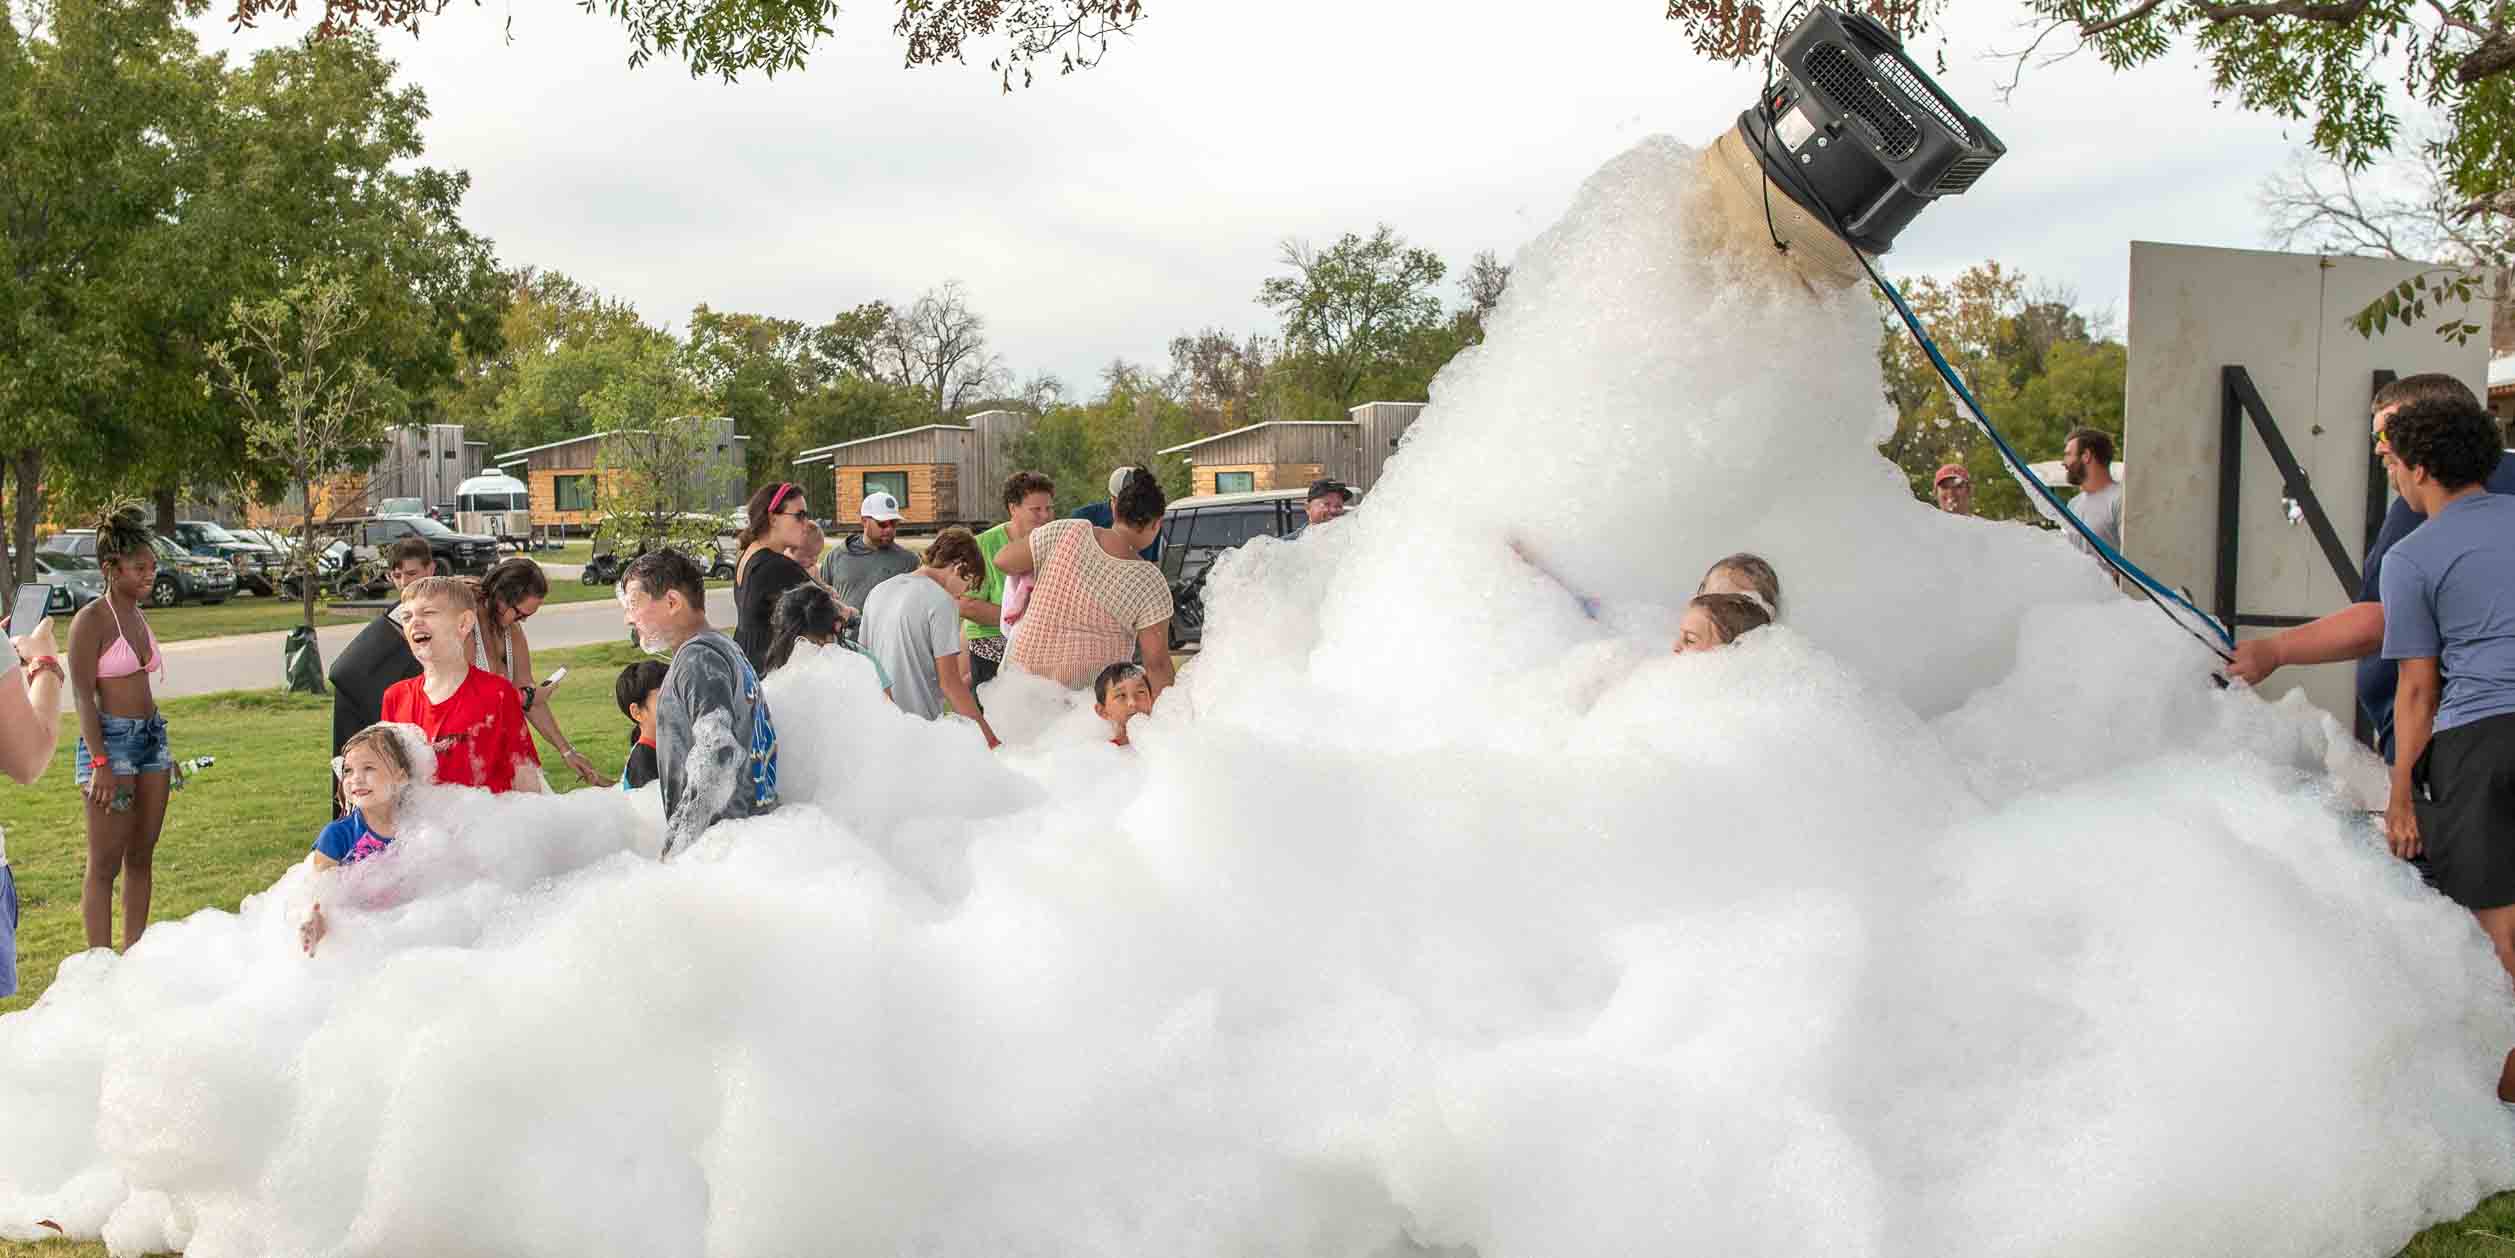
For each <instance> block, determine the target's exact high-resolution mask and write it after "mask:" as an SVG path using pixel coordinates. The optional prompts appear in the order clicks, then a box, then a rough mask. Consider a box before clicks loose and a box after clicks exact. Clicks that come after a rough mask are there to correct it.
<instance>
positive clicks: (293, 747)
mask: <svg viewBox="0 0 2515 1258" xmlns="http://www.w3.org/2000/svg"><path fill="white" fill-rule="evenodd" d="M561 588H562V587H557V586H554V587H552V591H551V593H552V596H553V597H554V598H557V597H559V595H560V592H561ZM565 588H566V589H569V590H574V589H579V588H582V587H579V586H576V585H574V584H573V583H571V584H570V585H568V586H566V587H565ZM599 592H600V593H602V594H605V595H608V593H609V591H607V590H606V591H599ZM210 610H218V609H210ZM157 623H159V624H163V623H164V621H163V620H159V621H157ZM159 632H160V633H161V634H162V633H164V632H165V631H164V630H163V629H160V630H159ZM639 658H642V657H641V656H640V655H639V654H638V653H637V652H636V651H634V650H632V649H630V648H629V647H628V646H627V645H626V644H625V643H612V644H607V645H603V646H589V647H576V648H573V649H568V650H556V651H549V652H546V653H539V654H536V656H535V659H534V662H535V664H536V665H537V666H538V665H541V664H542V662H543V661H544V660H545V659H546V660H547V661H548V662H549V664H550V665H553V666H555V665H559V664H565V665H567V666H568V668H569V669H570V670H571V673H570V676H569V679H568V681H567V683H566V684H564V685H562V686H560V687H559V691H558V696H557V699H556V703H557V705H558V713H559V724H560V728H562V729H565V730H566V731H567V732H568V738H569V740H570V741H572V742H574V743H575V744H576V745H577V746H578V747H579V748H580V749H582V750H583V751H584V752H585V753H586V754H587V755H588V756H591V757H593V759H594V763H595V765H596V766H597V767H599V768H601V769H602V770H603V771H604V772H605V773H611V774H617V773H618V772H619V769H620V765H621V762H622V761H623V760H624V759H625V758H626V751H627V748H626V746H625V745H624V743H625V735H626V730H627V726H626V724H625V723H624V722H623V721H622V720H621V717H620V712H619V709H618V708H616V707H614V706H613V704H612V698H611V679H612V677H613V676H614V675H615V674H617V673H618V672H619V669H620V666H621V665H623V664H627V663H629V662H631V661H632V660H635V659H639ZM164 708H165V712H166V719H167V721H168V723H169V724H170V725H171V726H172V729H171V734H172V737H173V740H174V749H175V754H176V755H177V756H178V757H182V758H190V757H192V756H198V755H214V756H217V757H218V764H217V765H216V766H215V767H213V768H212V769H210V770H209V771H208V772H206V773H204V774H203V775H202V776H201V778H200V779H199V780H198V781H197V782H195V783H194V784H193V785H192V786H191V787H189V788H187V789H186V790H184V791H182V792H180V793H178V794H177V795H176V796H175V797H174V800H173V802H172V803H170V804H169V805H168V807H167V809H166V831H165V836H164V837H163V838H162V839H160V840H159V842H158V848H157V889H156V902H155V905H154V909H153V916H152V918H151V920H152V921H168V920H172V919H175V918H179V917H185V916H188V915H190V914H191V913H193V912H195V911H197V910H200V909H203V908H212V907H215V908H222V909H234V908H235V907H236V905H237V904H238V903H239V902H241V901H242V900H243V899H244V897H245V896H247V895H249V894H251V893H253V892H256V891H259V890H261V889H263V888H264V887H267V886H269V885H271V883H272V881H273V880H275V879H277V878H278V877H279V876H280V875H281V874H282V873H284V872H286V871H287V869H288V867H289V866H290V865H292V864H295V863H296V862H298V861H300V860H303V859H305V854H306V849H307V847H308V845H310V844H311V843H312V842H313V841H314V834H315V831H316V830H318V829H321V828H322V826H323V823H324V822H325V821H327V820H329V819H330V812H331V798H330V790H331V786H330V779H329V776H328V770H327V766H326V765H325V763H324V760H325V756H324V752H325V750H326V749H327V748H328V747H329V746H330V742H331V732H332V702H331V700H330V699H329V698H321V697H316V696H312V695H290V694H284V693H281V692H278V691H270V692H245V691H239V692H233V693H229V694H225V695H207V696H203V697H201V698H197V699H176V700H172V701H169V702H168V703H166V704H165V705H164ZM238 718H251V719H238ZM63 730H64V733H63V735H62V739H61V748H60V750H59V751H58V752H57V753H55V756H54V759H53V766H52V768H51V769H50V770H48V771H47V772H46V773H45V775H44V779H43V781H42V782H41V783H39V784H37V785H36V786H34V787H32V788H19V787H15V786H7V787H0V826H4V827H6V830H7V833H8V839H9V860H10V862H11V864H12V865H13V867H14V868H15V871H16V874H17V881H18V892H19V894H20V896H21V897H22V898H23V901H24V912H23V920H22V922H21V923H20V925H19V928H18V954H19V959H18V981H19V983H20V985H21V988H20V991H19V994H18V995H17V996H15V997H12V998H10V999H8V1000H0V1014H6V1013H9V1012H12V1011H15V1010H18V1009H23V1008H25V1007H26V1006H28V1005H30V1004H32V1003H34V1000H35V997H36V996H38V995H40V994H41V993H42V991H43V989H44V988H45V986H46V985H48V984H50V983H51V982H52V975H53V970H54V969H55V968H56V967H57V966H59V965H60V964H61V961H62V959H63V958H64V957H67V956H69V955H70V954H71V953H72V952H75V951H77V950H79V949H80V948H81V947H83V946H84V945H85V940H84V939H83V938H82V934H81V930H80V927H79V881H80V878H81V876H82V874H83V871H84V867H85V854H86V839H85V834H84V830H83V828H82V825H81V822H80V819H79V804H78V797H77V795H76V793H75V790H76V788H75V787H73V786H72V785H71V776H70V754H71V751H70V749H71V745H72V740H73V738H74V737H75V734H76V731H75V729H74V728H73V727H72V725H71V723H70V722H69V721H66V720H65V722H64V724H63ZM542 758H543V759H544V760H545V761H546V762H548V763H551V764H554V765H555V764H557V763H558V757H557V756H556V755H555V754H553V753H552V752H551V750H550V749H549V748H548V747H544V748H543V749H542ZM575 784H576V775H575V774H573V773H569V772H567V770H566V768H565V766H560V768H559V772H558V773H557V774H556V775H555V776H554V778H553V785H555V786H557V787H558V788H559V789H560V790H568V789H571V788H572V787H574V786H575ZM2492 1103H2493V1102H2491V1101H2489V1100H2488V1099H2487V1098H2485V1097H2475V1098H2474V1099H2473V1104H2476V1105H2481V1104H2492ZM104 1254H105V1247H104V1246H102V1245H81V1244H72V1243H70V1242H67V1241H45V1242H43V1243H41V1244H34V1245H23V1244H12V1243H10V1242H7V1241H0V1258H104ZM2402 1258H2515V1193H2509V1194H2506V1195H2504V1196H2499V1197H2494V1198H2491V1199H2490V1200H2488V1201H2486V1202H2483V1203H2481V1206H2480V1208H2479V1209H2477V1210H2475V1211H2473V1212H2472V1213H2471V1214H2470V1215H2469V1216H2468V1217H2466V1218H2463V1219H2459V1220H2456V1221H2455V1222H2452V1223H2442V1224H2439V1225H2437V1226H2435V1227H2432V1228H2429V1229H2428V1230H2427V1231H2425V1232H2422V1233H2420V1234H2419V1236H2418V1237H2417V1238H2415V1239H2413V1240H2412V1241H2411V1243H2410V1245H2409V1247H2408V1248H2406V1249H2404V1250H2402Z"/></svg>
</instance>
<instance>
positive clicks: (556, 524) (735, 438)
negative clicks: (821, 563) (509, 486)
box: [493, 417, 751, 532]
mask: <svg viewBox="0 0 2515 1258" xmlns="http://www.w3.org/2000/svg"><path fill="white" fill-rule="evenodd" d="M715 422H716V424H717V440H716V449H715V451H714V455H715V458H716V465H715V466H714V467H713V468H711V469H705V470H706V471H707V472H709V473H711V475H710V476H709V479H710V480H711V481H712V482H714V484H715V485H716V487H717V488H716V489H715V491H714V492H712V493H711V494H709V496H708V497H709V500H708V501H706V502H702V503H699V504H697V505H696V506H695V507H694V508H693V509H694V510H700V511H731V510H733V509H734V508H736V507H739V506H741V505H742V503H743V499H744V498H745V497H746V496H748V494H749V492H750V491H749V489H748V488H746V484H747V480H746V477H745V475H744V472H743V447H744V446H745V445H746V444H747V443H749V441H750V440H751V439H750V438H749V437H745V436H743V435H742V434H740V433H737V432H735V431H734V421H733V420H732V419H730V418H724V417H719V418H718V419H717V420H716V421H715ZM615 431H620V432H631V431H638V430H635V429H611V430H605V431H603V432H591V433H587V434H585V435H584V436H582V437H569V438H567V439H566V440H564V441H551V442H545V443H543V444H541V445H537V446H526V447H524V448H523V449H521V450H509V451H507V452H506V453H504V454H501V455H498V456H496V458H495V459H494V460H493V462H495V463H496V465H497V468H498V470H499V471H501V472H504V473H506V474H507V475H509V476H512V477H514V478H516V479H517V480H520V481H523V482H524V483H525V485H526V486H528V487H529V491H530V494H531V501H532V511H533V527H535V528H539V529H555V530H558V531H561V532H566V531H570V530H578V529H591V528H593V527H594V526H595V525H598V524H600V523H602V521H603V516H604V514H605V512H604V511H603V509H602V505H601V502H602V486H601V485H600V483H599V481H601V480H603V479H606V478H609V479H616V478H617V477H618V475H619V473H618V472H617V471H616V470H615V471H612V472H609V473H605V472H603V471H602V470H601V464H602V447H603V439H604V438H606V437H609V436H611V435H612V433H613V432H615Z"/></svg>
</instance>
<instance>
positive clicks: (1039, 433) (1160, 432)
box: [1011, 360, 1196, 514]
mask: <svg viewBox="0 0 2515 1258" xmlns="http://www.w3.org/2000/svg"><path fill="white" fill-rule="evenodd" d="M1101 386H1102V392H1101V396H1100V397H1099V398H1097V399H1096V400H1094V401H1092V402H1090V403H1089V404H1086V405H1082V406H1059V407H1054V408H1051V409H1050V410H1049V411H1048V412H1047V413H1046V414H1044V415H1042V416H1040V417H1039V419H1038V421H1037V422H1035V423H1033V424H1032V425H1031V426H1030V429H1029V431H1027V432H1024V433H1023V434H1022V435H1021V436H1020V437H1017V438H1015V439H1014V441H1013V444H1012V447H1011V455H1012V461H1013V463H1014V464H1015V465H1016V466H1019V467H1024V468H1028V469H1031V470H1033V471H1037V472H1042V473H1045V474H1046V475H1047V476H1048V478H1049V479H1050V480H1053V481H1055V482H1056V485H1057V493H1056V498H1057V510H1058V512H1059V514H1064V513H1068V512H1071V511H1073V510H1074V509H1075V508H1076V507H1080V506H1082V505H1084V504H1086V503H1091V502H1098V501H1100V500H1101V499H1103V498H1105V497H1107V496H1108V492H1107V491H1108V480H1109V469H1111V468H1113V467H1143V468H1150V469H1152V471H1153V474H1154V475H1155V476H1157V477H1159V478H1160V480H1161V483H1162V490H1163V492H1164V493H1167V494H1169V495H1170V496H1171V497H1173V498H1177V497H1181V496H1183V495H1185V494H1186V493H1187V492H1188V489H1189V487H1190V484H1191V483H1192V474H1191V473H1190V472H1189V470H1188V467H1187V465H1186V464H1184V463H1182V462H1180V461H1179V460H1178V459H1177V458H1176V457H1163V456H1162V455H1161V454H1160V451H1162V450H1164V449H1167V448H1168V447H1171V446H1174V445H1177V444H1179V443H1181V442H1183V441H1188V440H1191V439H1193V438H1194V437H1195V436H1196V428H1195V421H1194V419H1193V417H1192V416H1191V415H1190V413H1189V411H1188V407H1187V405H1186V404H1185V403H1183V402H1181V401H1180V400H1179V399H1178V398H1177V397H1175V396H1173V395H1172V394H1171V392H1170V389H1169V387H1168V382H1167V381H1165V380H1164V379H1163V378H1162V377H1160V376H1158V375H1156V374H1154V373H1152V372H1149V371H1147V370H1145V369H1144V368H1142V367H1139V366H1137V365H1135V364H1133V363H1129V362H1126V361H1124V360H1120V361H1116V362H1112V363H1110V364H1109V366H1108V367H1106V368H1104V369H1103V370H1102V372H1101Z"/></svg>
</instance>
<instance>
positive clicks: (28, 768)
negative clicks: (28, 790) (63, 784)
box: [0, 619, 61, 786]
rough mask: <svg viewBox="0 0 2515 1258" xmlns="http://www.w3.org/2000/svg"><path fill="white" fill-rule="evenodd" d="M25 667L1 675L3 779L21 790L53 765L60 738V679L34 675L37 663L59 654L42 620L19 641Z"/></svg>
mask: <svg viewBox="0 0 2515 1258" xmlns="http://www.w3.org/2000/svg"><path fill="white" fill-rule="evenodd" d="M17 649H18V654H20V655H23V656H24V657H25V658H26V664H24V665H23V666H20V665H17V664H15V662H14V661H12V665H11V668H10V670H9V671H8V672H7V673H5V674H0V773H6V774H8V776H9V778H10V780H12V781H14V782H17V783H18V784H19V785H21V786H32V785H34V784H35V780H36V779H37V778H40V777H42V776H43V775H44V769H45V767H46V766H48V765H50V764H51V763H52V753H53V748H54V746H55V745H56V744H57V743H58V742H59V741H60V738H61V674H59V673H57V672H54V671H52V670H50V669H43V670H39V671H30V670H33V669H34V662H35V661H36V660H37V659H39V658H41V657H43V656H46V655H54V654H57V653H58V652H57V651H56V650H55V649H54V647H53V644H52V621H51V620H50V619H46V620H44V621H43V622H42V623H41V624H38V625H37V626H36V627H35V629H34V630H33V631H32V632H30V633H28V634H26V635H25V636H24V637H21V638H19V639H17Z"/></svg>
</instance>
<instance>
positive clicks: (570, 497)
mask: <svg viewBox="0 0 2515 1258" xmlns="http://www.w3.org/2000/svg"><path fill="white" fill-rule="evenodd" d="M550 496H551V499H552V502H553V505H555V506H556V507H557V509H559V510H561V511H591V510H593V509H594V478H593V477H592V476H591V475H583V474H580V475H576V476H554V477H551V478H550Z"/></svg>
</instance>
